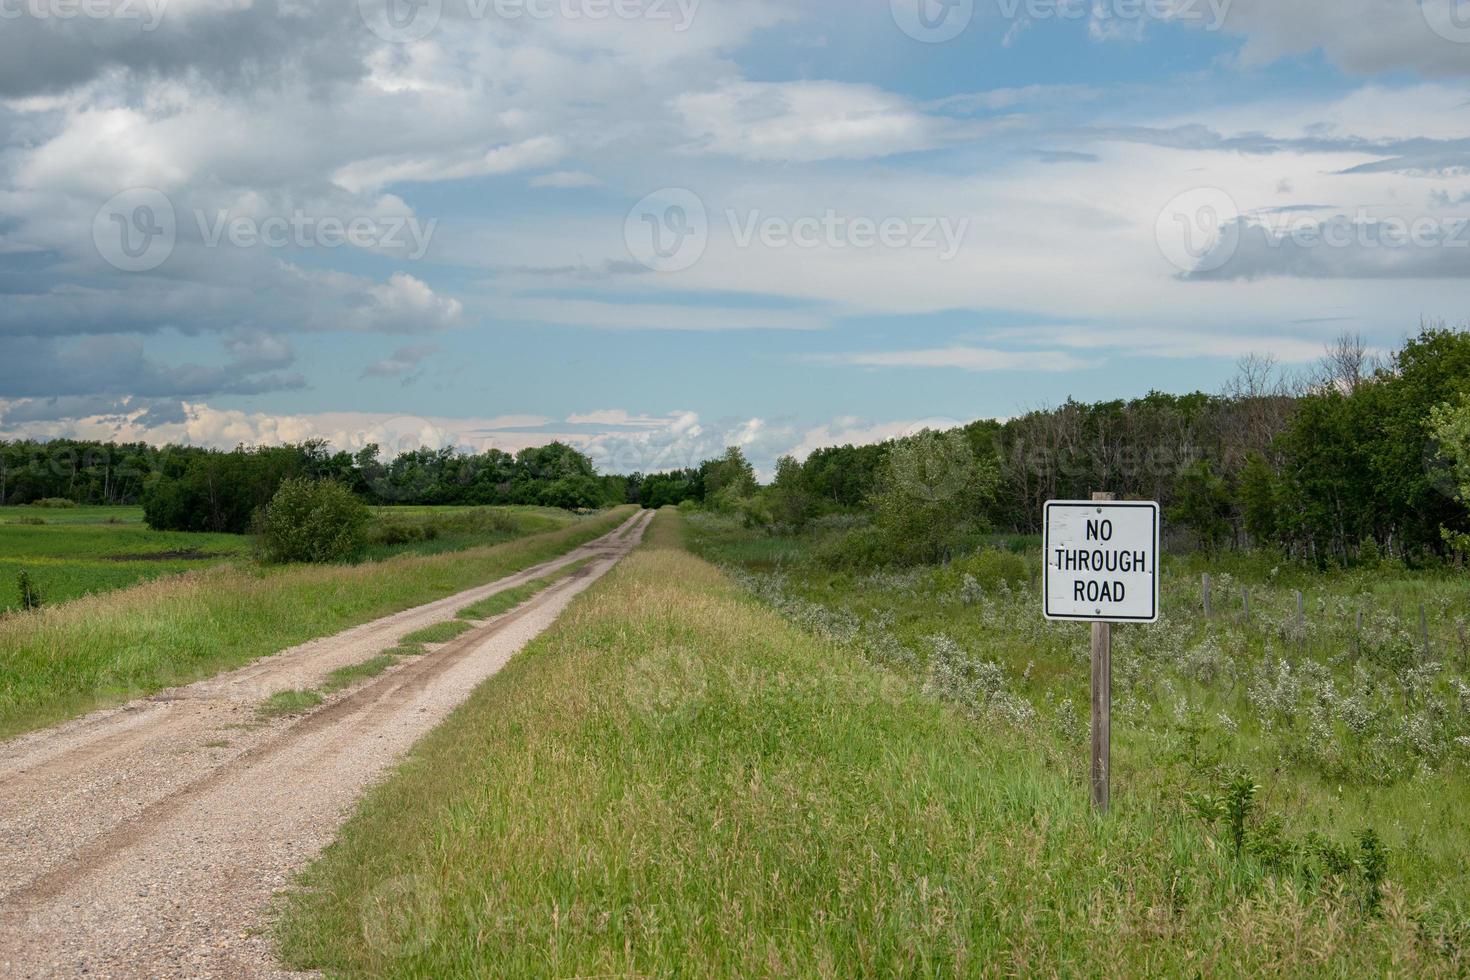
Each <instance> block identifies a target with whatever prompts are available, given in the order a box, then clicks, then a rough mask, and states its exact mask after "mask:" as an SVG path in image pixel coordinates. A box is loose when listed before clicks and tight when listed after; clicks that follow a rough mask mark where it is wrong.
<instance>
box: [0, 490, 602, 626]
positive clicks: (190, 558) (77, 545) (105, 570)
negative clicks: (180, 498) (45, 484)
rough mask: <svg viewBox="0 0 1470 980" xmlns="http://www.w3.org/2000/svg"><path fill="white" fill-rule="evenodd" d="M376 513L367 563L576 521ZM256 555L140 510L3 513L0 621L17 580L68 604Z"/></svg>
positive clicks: (391, 510)
mask: <svg viewBox="0 0 1470 980" xmlns="http://www.w3.org/2000/svg"><path fill="white" fill-rule="evenodd" d="M372 512H373V523H372V525H370V527H369V533H368V537H369V544H368V547H367V549H366V551H365V553H364V555H363V560H365V561H381V560H382V559H385V558H391V557H394V556H396V555H403V554H417V555H434V554H445V553H448V552H453V551H462V550H464V549H466V548H473V547H480V546H483V545H489V544H497V543H499V542H502V541H510V540H512V539H514V538H518V537H522V536H524V535H527V534H539V533H542V532H545V531H551V530H555V529H556V528H559V527H565V526H567V525H568V524H570V523H571V522H573V521H575V520H576V515H574V514H571V513H569V512H568V511H564V510H558V509H555V508H551V507H375V508H372ZM38 522H44V523H38ZM395 531H396V532H398V533H394V532H395ZM252 548H253V545H252V542H251V540H250V538H248V537H243V536H241V535H235V534H196V533H188V532H179V531H154V530H151V529H149V527H148V526H147V525H146V524H145V523H144V522H143V509H142V508H141V507H75V508H38V507H5V508H0V613H3V612H4V611H6V610H9V609H15V608H18V606H19V602H20V600H19V591H18V588H17V585H16V583H17V576H18V575H19V573H20V572H22V571H25V572H26V573H27V574H28V575H29V576H30V577H31V580H32V581H33V582H34V583H35V585H36V587H37V588H39V590H40V592H41V596H42V598H43V599H44V600H45V601H46V602H48V603H57V602H67V601H70V600H72V599H76V598H78V597H80V596H84V595H88V594H91V593H96V592H106V591H109V590H112V589H120V588H125V587H127V586H130V585H136V584H138V583H139V582H146V581H149V580H151V579H155V578H158V577H160V576H163V575H171V574H175V573H178V572H186V571H190V570H193V569H198V568H207V567H210V566H212V565H218V564H221V563H223V562H228V561H232V560H236V559H245V558H249V557H250V555H251V552H252Z"/></svg>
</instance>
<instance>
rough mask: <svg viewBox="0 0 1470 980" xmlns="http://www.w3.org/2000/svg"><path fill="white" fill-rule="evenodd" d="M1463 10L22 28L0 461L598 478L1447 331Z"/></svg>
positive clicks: (1376, 5)
mask: <svg viewBox="0 0 1470 980" xmlns="http://www.w3.org/2000/svg"><path fill="white" fill-rule="evenodd" d="M1467 83H1470V0H1290V2H1286V0H789V2H785V3H773V2H767V0H0V438H20V437H42V438H45V437H57V436H79V437H87V438H103V439H125V440H135V439H141V440H146V441H149V442H153V443H160V444H161V443H166V442H181V443H191V444H199V445H211V446H219V447H230V446H234V445H237V444H241V443H245V444H264V443H275V442H281V441H298V440H301V439H306V438H325V439H328V440H330V441H331V442H333V443H334V444H335V445H336V446H338V447H339V448H347V449H356V448H359V447H360V446H362V445H364V444H366V443H368V442H376V443H378V444H379V445H380V446H382V447H383V448H384V450H385V451H386V452H388V453H393V452H397V451H400V450H403V449H409V448H416V447H418V446H419V445H421V444H427V445H434V446H457V447H461V448H463V449H466V450H472V451H483V450H485V449H488V448H492V447H494V448H499V449H504V450H508V451H515V450H518V449H521V448H524V447H525V446H529V445H536V444H541V443H545V442H549V441H551V440H553V439H561V440H563V441H568V442H571V443H573V444H575V445H578V446H579V447H581V448H583V449H584V450H585V451H587V452H588V453H589V454H591V455H592V457H593V459H594V461H595V462H596V463H597V465H598V466H599V468H600V469H602V470H603V471H611V472H631V471H636V470H641V471H645V472H647V471H653V470H659V469H667V468H673V467H679V466H686V465H693V464H696V463H697V462H698V461H699V460H700V459H703V458H706V457H708V456H711V455H714V454H715V453H717V452H718V451H719V450H720V449H721V448H723V447H724V446H726V445H739V446H741V447H742V448H744V449H745V451H746V453H747V455H749V456H750V458H751V459H752V460H753V461H755V462H756V463H757V466H758V468H760V469H761V470H762V472H764V473H769V472H770V469H771V467H772V464H773V461H774V460H775V459H776V458H777V457H778V456H779V455H782V454H784V453H794V454H796V455H797V456H802V455H804V454H805V453H807V452H810V451H811V450H813V449H815V448H818V447H820V446H825V445H835V444H842V443H846V442H868V441H875V440H880V439H884V438H889V437H892V436H896V435H902V434H905V433H908V432H915V431H919V430H921V429H923V428H938V427H945V426H948V425H954V424H958V423H963V422H968V421H971V420H974V419H977V418H1005V417H1009V416H1013V415H1016V414H1019V413H1021V412H1025V411H1028V410H1031V409H1036V408H1044V407H1047V406H1049V405H1055V404H1058V403H1060V402H1062V401H1064V400H1066V399H1067V398H1069V397H1070V398H1077V399H1082V400H1089V399H1101V398H1117V397H1133V396H1138V395H1142V394H1145V393H1147V392H1148V391H1150V390H1162V391H1172V392H1186V391H1191V390H1195V389H1203V390H1207V391H1216V390H1220V388H1221V387H1222V385H1223V384H1224V383H1225V382H1226V381H1227V380H1228V379H1229V378H1230V377H1231V376H1232V375H1233V374H1234V373H1235V371H1236V365H1237V362H1238V360H1239V359H1240V358H1241V357H1243V356H1245V355H1248V354H1267V355H1271V356H1273V357H1275V358H1276V359H1277V361H1278V362H1279V363H1280V364H1281V365H1282V366H1283V367H1284V368H1285V369H1288V370H1290V369H1294V368H1297V367H1301V366H1304V365H1307V364H1310V363H1311V362H1313V361H1315V360H1316V359H1317V358H1319V357H1320V356H1321V354H1322V352H1323V348H1324V345H1325V344H1326V343H1328V342H1330V341H1331V340H1332V339H1333V338H1335V337H1337V336H1339V335H1341V334H1344V333H1352V334H1357V335H1360V336H1362V337H1363V338H1364V339H1365V340H1366V341H1367V342H1368V344H1369V345H1370V347H1372V348H1375V349H1378V350H1392V349H1393V348H1394V347H1395V346H1397V345H1398V344H1399V343H1400V342H1401V341H1402V340H1403V338H1404V337H1405V336H1408V335H1410V334H1412V333H1414V332H1415V331H1417V329H1418V328H1419V325H1420V324H1421V322H1424V321H1430V322H1436V321H1441V320H1443V321H1446V322H1448V323H1450V324H1452V325H1454V324H1459V323H1461V322H1462V321H1463V320H1464V319H1465V318H1466V315H1467V305H1466V302H1465V301H1466V299H1467V288H1466V283H1467V278H1466V277H1467V273H1470V223H1467V219H1470V93H1467Z"/></svg>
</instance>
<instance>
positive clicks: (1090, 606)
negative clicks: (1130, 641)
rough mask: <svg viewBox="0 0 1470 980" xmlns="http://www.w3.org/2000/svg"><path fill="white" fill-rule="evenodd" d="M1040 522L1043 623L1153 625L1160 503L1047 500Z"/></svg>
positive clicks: (1157, 615) (1157, 600) (1157, 586)
mask: <svg viewBox="0 0 1470 980" xmlns="http://www.w3.org/2000/svg"><path fill="white" fill-rule="evenodd" d="M1044 524H1045V528H1046V530H1045V537H1044V539H1043V540H1044V542H1045V545H1044V546H1045V548H1046V571H1045V573H1044V575H1043V582H1044V589H1043V591H1044V595H1045V603H1046V607H1045V610H1044V612H1045V614H1046V618H1047V619H1065V620H1084V621H1088V622H1094V623H1152V622H1156V621H1157V620H1158V618H1159V565H1158V562H1159V505H1158V504H1156V503H1144V502H1133V501H1128V502H1123V501H1118V502H1112V501H1108V502H1103V501H1089V500H1053V501H1050V502H1048V503H1047V505H1046V514H1045V522H1044Z"/></svg>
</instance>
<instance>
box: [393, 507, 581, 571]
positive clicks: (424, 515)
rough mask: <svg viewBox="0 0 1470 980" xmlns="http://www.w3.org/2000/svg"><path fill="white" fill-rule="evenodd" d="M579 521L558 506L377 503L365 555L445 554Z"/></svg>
mask: <svg viewBox="0 0 1470 980" xmlns="http://www.w3.org/2000/svg"><path fill="white" fill-rule="evenodd" d="M576 520H578V518H577V516H576V515H575V514H573V513H571V512H570V511H565V510H560V509H557V508H555V507H521V506H517V507H421V506H408V507H374V508H373V524H372V525H371V526H370V527H369V531H368V538H369V544H368V548H367V551H366V553H365V555H364V558H365V559H366V560H368V561H381V560H382V559H384V558H391V557H394V556H396V555H403V554H415V555H441V554H445V553H447V552H450V551H461V550H463V549H465V548H472V547H477V546H480V545H486V544H496V543H498V542H501V541H509V540H512V539H513V538H518V537H523V536H525V535H527V534H542V533H545V532H547V531H554V530H556V529H557V528H561V527H566V526H567V525H568V524H571V523H573V522H575V521H576Z"/></svg>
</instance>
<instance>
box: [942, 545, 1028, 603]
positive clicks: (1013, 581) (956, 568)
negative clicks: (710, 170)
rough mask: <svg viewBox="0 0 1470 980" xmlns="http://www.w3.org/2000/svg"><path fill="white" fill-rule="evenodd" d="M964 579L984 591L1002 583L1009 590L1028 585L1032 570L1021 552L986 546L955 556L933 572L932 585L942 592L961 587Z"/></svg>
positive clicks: (995, 588) (998, 586) (991, 589)
mask: <svg viewBox="0 0 1470 980" xmlns="http://www.w3.org/2000/svg"><path fill="white" fill-rule="evenodd" d="M966 578H968V579H970V580H971V581H973V582H974V583H975V585H978V586H979V587H980V588H982V589H984V590H985V591H986V592H995V591H997V590H999V589H1000V586H1001V583H1002V582H1004V583H1005V584H1006V586H1007V587H1008V588H1012V589H1016V588H1023V587H1025V586H1027V585H1029V584H1030V582H1031V569H1030V567H1029V566H1028V565H1027V564H1026V559H1025V558H1023V557H1022V556H1021V555H1018V554H1016V553H1014V552H1011V551H1000V550H998V549H995V548H987V549H985V550H984V551H977V552H976V553H975V554H972V555H966V556H965V557H963V558H956V559H955V560H954V561H952V562H950V563H949V564H948V565H945V566H944V567H942V568H940V569H938V570H937V571H936V572H935V573H934V580H935V585H936V586H938V587H939V588H940V589H942V590H944V591H951V590H953V589H957V588H960V587H961V586H962V585H963V584H964V583H965V580H966Z"/></svg>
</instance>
